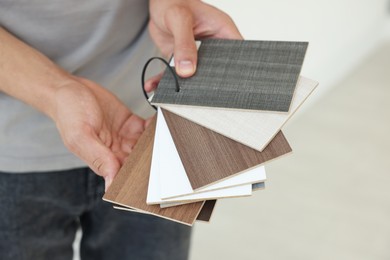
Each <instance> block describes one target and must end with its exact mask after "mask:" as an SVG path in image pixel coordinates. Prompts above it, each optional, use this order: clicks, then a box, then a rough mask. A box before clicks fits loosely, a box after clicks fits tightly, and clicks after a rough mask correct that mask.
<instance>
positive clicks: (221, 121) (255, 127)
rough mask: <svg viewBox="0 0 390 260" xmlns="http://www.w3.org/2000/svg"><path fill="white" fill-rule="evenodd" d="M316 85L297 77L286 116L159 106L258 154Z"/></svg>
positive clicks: (166, 105)
mask: <svg viewBox="0 0 390 260" xmlns="http://www.w3.org/2000/svg"><path fill="white" fill-rule="evenodd" d="M317 85H318V82H316V81H313V80H311V79H307V78H304V77H302V76H301V77H300V78H299V81H298V85H297V87H296V91H295V95H294V98H293V100H292V103H291V108H290V111H289V112H288V114H284V113H269V112H261V111H244V110H224V109H215V108H214V109H213V108H205V107H188V106H177V105H169V104H161V108H164V109H165V110H169V111H170V112H173V113H175V114H176V115H179V116H181V117H184V118H186V119H188V120H190V121H193V122H195V123H197V124H199V125H202V126H204V127H206V128H209V129H210V130H213V131H215V132H217V133H220V134H222V135H224V136H226V137H229V138H231V139H233V140H235V141H237V142H239V143H242V144H245V145H247V146H249V147H251V148H253V149H256V150H258V151H262V150H263V149H264V148H265V147H266V146H267V144H268V143H269V142H270V141H271V140H272V138H273V137H274V136H275V134H277V133H278V131H279V130H280V129H281V128H282V127H283V125H284V124H285V123H286V122H287V121H288V120H289V119H290V118H291V116H292V115H293V114H294V113H295V112H296V111H297V109H298V108H299V107H300V106H301V105H302V103H303V102H304V101H305V100H306V99H307V98H308V96H309V95H310V94H311V93H312V92H313V90H314V89H315V88H316V87H317Z"/></svg>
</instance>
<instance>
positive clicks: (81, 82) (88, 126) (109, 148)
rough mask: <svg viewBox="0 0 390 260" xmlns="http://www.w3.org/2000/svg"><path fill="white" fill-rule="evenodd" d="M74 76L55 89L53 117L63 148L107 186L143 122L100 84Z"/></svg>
mask: <svg viewBox="0 0 390 260" xmlns="http://www.w3.org/2000/svg"><path fill="white" fill-rule="evenodd" d="M74 79H75V81H73V82H71V83H68V84H66V85H64V86H61V87H59V88H58V89H57V90H56V93H55V104H56V105H55V109H54V111H53V118H54V120H55V122H56V124H57V128H58V130H59V132H60V134H61V137H62V139H63V141H64V143H65V145H66V146H67V148H68V149H69V150H70V151H71V152H73V153H74V154H76V155H77V156H78V157H79V158H81V159H82V160H84V161H85V162H86V163H87V164H88V165H89V166H90V167H91V168H92V170H94V171H95V172H96V173H97V174H98V175H101V176H103V177H104V179H105V183H106V188H107V187H108V186H109V185H110V184H111V182H112V179H113V177H114V176H115V175H116V174H117V172H118V171H119V169H120V167H121V165H122V163H123V161H124V160H125V158H126V157H127V156H128V155H129V153H130V152H131V151H132V149H133V146H134V145H135V144H136V142H137V140H138V138H139V137H140V136H141V134H142V132H143V131H144V130H145V127H146V125H147V122H146V121H144V120H143V119H141V118H139V117H137V116H136V115H134V114H132V113H131V112H130V111H129V110H128V109H127V107H126V106H125V105H123V104H122V103H121V102H120V101H119V100H118V98H116V97H115V96H114V95H113V94H111V93H110V92H109V91H107V90H106V89H104V88H103V87H101V86H99V85H97V84H96V83H94V82H92V81H89V80H86V79H82V78H74Z"/></svg>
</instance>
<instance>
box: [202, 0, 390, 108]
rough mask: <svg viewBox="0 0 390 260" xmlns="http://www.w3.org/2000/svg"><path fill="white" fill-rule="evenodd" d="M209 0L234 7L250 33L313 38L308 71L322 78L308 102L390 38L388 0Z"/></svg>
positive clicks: (229, 8) (242, 26)
mask: <svg viewBox="0 0 390 260" xmlns="http://www.w3.org/2000/svg"><path fill="white" fill-rule="evenodd" d="M205 2H207V3H210V4H212V5H214V6H216V7H218V8H220V9H222V10H224V11H225V12H226V13H228V14H229V15H230V16H231V17H232V18H233V20H234V21H235V22H236V24H237V26H238V28H239V29H240V31H241V33H242V34H243V36H244V38H245V39H251V40H281V41H308V42H309V49H308V52H307V54H306V59H305V63H304V65H303V69H302V75H304V76H306V77H309V78H312V79H315V80H317V81H319V82H320V85H319V88H317V90H316V91H315V93H314V95H313V96H312V97H311V99H309V102H308V103H311V102H315V101H316V100H317V99H318V98H319V97H320V96H321V95H323V94H324V93H325V92H326V91H329V90H330V89H331V87H332V86H334V85H335V84H337V83H338V82H339V81H340V80H341V79H342V78H344V77H345V76H346V75H347V74H348V73H350V72H351V71H353V70H354V69H355V68H356V66H357V65H358V64H359V63H360V62H362V60H364V59H365V58H366V57H367V56H368V55H369V54H370V53H372V51H373V50H374V49H376V48H377V47H378V46H380V45H381V44H382V42H384V39H386V38H390V22H389V20H390V18H389V17H390V1H388V0H327V1H318V0H317V1H312V0H295V1H290V0H278V1H275V0H273V1H272V0H257V1H254V0H229V1H221V0H207V1H205ZM305 107H308V106H307V105H306V106H305Z"/></svg>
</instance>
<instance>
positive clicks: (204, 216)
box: [196, 200, 217, 222]
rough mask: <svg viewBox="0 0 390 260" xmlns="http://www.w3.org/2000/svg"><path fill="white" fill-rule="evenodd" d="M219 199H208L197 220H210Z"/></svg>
mask: <svg viewBox="0 0 390 260" xmlns="http://www.w3.org/2000/svg"><path fill="white" fill-rule="evenodd" d="M216 203H217V200H206V202H205V203H204V205H203V207H202V210H201V211H200V213H199V215H198V217H197V218H196V220H200V221H205V222H209V221H210V219H211V215H212V214H213V211H214V208H215V204H216Z"/></svg>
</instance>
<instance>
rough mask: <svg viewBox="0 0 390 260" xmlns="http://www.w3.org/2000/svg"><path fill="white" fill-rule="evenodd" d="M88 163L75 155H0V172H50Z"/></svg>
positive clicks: (83, 165) (83, 166)
mask: <svg viewBox="0 0 390 260" xmlns="http://www.w3.org/2000/svg"><path fill="white" fill-rule="evenodd" d="M85 167H88V165H87V164H86V163H85V162H83V161H81V160H80V159H78V158H77V157H75V156H74V155H63V156H60V157H56V160H53V158H52V157H40V158H34V159H33V160H32V159H29V158H23V157H20V158H7V157H2V156H0V172H7V173H15V174H18V173H34V172H50V171H62V170H70V169H75V168H85Z"/></svg>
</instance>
